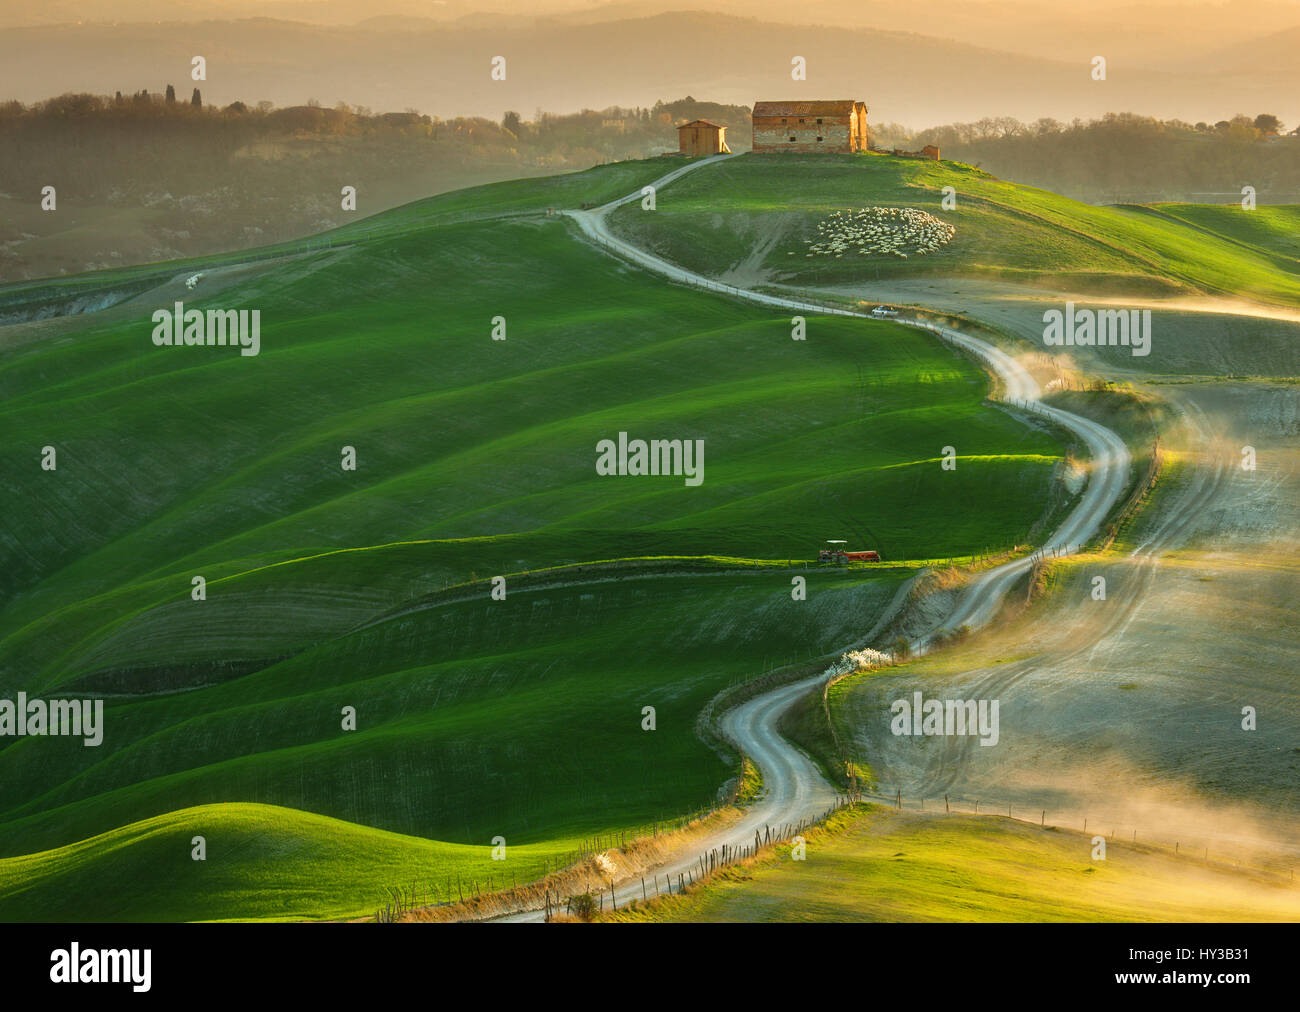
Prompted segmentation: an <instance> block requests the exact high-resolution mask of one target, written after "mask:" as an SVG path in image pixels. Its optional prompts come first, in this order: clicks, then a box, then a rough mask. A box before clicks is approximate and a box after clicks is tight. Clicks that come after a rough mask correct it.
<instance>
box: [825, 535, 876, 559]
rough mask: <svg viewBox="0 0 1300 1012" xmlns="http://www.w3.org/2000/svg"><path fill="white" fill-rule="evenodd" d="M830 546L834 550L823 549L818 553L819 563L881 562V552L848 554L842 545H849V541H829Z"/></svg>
mask: <svg viewBox="0 0 1300 1012" xmlns="http://www.w3.org/2000/svg"><path fill="white" fill-rule="evenodd" d="M826 543H827V544H828V545H834V546H835V547H834V548H823V549H822V550H821V551H819V552H818V553H817V561H818V562H834V563H836V564H838V565H843V564H844V563H846V562H879V561H880V553H879V552H869V551H864V552H846V551H845V550H844V549H843V548H841V547H840V546H841V545H847V544H848V542H847V541H828V542H826Z"/></svg>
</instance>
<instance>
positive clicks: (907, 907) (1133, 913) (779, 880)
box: [605, 805, 1300, 923]
mask: <svg viewBox="0 0 1300 1012" xmlns="http://www.w3.org/2000/svg"><path fill="white" fill-rule="evenodd" d="M1093 846H1094V844H1093V843H1092V840H1091V838H1090V837H1089V836H1086V835H1084V834H1083V833H1079V832H1074V831H1070V830H1060V829H1052V828H1046V829H1044V828H1040V827H1038V826H1035V825H1032V824H1026V823H1023V822H1015V821H1013V820H1011V819H1006V818H1001V817H990V816H980V817H976V816H965V815H951V816H925V815H919V814H916V813H903V812H895V811H892V810H889V809H885V808H880V807H878V806H874V805H858V806H854V807H852V808H849V809H845V810H841V811H840V812H837V813H835V814H834V815H832V816H831V817H830V819H829V820H828V822H827V825H826V829H824V830H823V829H814V830H812V831H811V832H809V833H808V834H807V845H806V856H805V859H804V860H803V861H794V860H791V854H790V846H789V845H788V844H786V845H782V846H778V847H774V848H772V850H771V851H768V852H767V853H765V854H764V855H762V856H761V857H760V858H759V859H757V860H756V861H751V862H748V863H745V864H741V865H737V866H734V867H732V868H728V869H724V870H723V871H722V872H720V873H718V874H717V875H715V876H714V877H713V878H711V879H709V880H707V881H706V882H705V883H704V884H703V885H701V886H697V887H696V888H694V889H691V890H689V891H687V892H686V893H685V894H684V895H682V896H675V897H673V898H672V899H668V898H667V897H664V898H663V899H661V900H655V901H651V902H650V903H648V904H637V905H636V906H635V907H633V908H632V909H630V910H627V911H624V912H622V913H619V914H613V913H611V914H608V915H606V917H605V919H607V920H611V921H618V922H638V921H657V922H665V921H672V922H701V921H703V922H718V921H765V922H781V921H785V922H801V921H804V922H807V921H837V922H845V921H889V922H899V921H962V922H968V923H969V922H1009V921H1075V922H1078V921H1278V920H1280V921H1294V920H1295V919H1297V917H1300V890H1297V888H1296V887H1295V886H1294V884H1292V883H1291V882H1290V881H1289V880H1287V879H1285V878H1284V877H1283V876H1281V875H1278V874H1276V873H1252V872H1250V871H1244V870H1239V869H1234V868H1230V867H1228V866H1226V865H1216V864H1212V863H1206V862H1202V861H1199V860H1196V859H1195V858H1189V857H1186V856H1183V857H1177V856H1175V855H1174V854H1172V853H1168V852H1166V851H1164V850H1162V849H1154V848H1147V847H1135V846H1128V845H1125V844H1123V843H1114V842H1112V843H1110V844H1109V845H1108V846H1107V850H1106V857H1105V860H1094V859H1093V856H1092V855H1093Z"/></svg>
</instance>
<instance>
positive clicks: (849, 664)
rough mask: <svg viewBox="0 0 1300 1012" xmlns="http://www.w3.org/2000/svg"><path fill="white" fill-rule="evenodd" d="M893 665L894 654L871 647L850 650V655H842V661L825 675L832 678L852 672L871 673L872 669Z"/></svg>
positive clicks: (825, 672) (826, 671) (836, 663)
mask: <svg viewBox="0 0 1300 1012" xmlns="http://www.w3.org/2000/svg"><path fill="white" fill-rule="evenodd" d="M893 663H894V657H893V655H892V654H886V653H882V652H881V651H879V650H872V649H871V648H870V647H863V649H861V650H850V651H849V652H848V653H845V654H840V659H839V660H838V661H836V662H835V663H834V664H832V665H831V666H830V667H829V668H827V669H826V670H825V671H824V672H823V674H827V675H832V676H835V675H847V674H848V673H849V672H850V671H870V670H871V669H872V668H882V667H884V666H885V665H886V664H893Z"/></svg>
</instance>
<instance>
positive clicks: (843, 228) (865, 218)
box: [806, 207, 957, 259]
mask: <svg viewBox="0 0 1300 1012" xmlns="http://www.w3.org/2000/svg"><path fill="white" fill-rule="evenodd" d="M817 231H818V233H820V235H821V238H820V239H819V240H818V241H817V242H813V241H812V240H811V239H808V240H806V242H807V245H808V254H807V255H808V256H810V257H811V256H818V255H821V256H833V257H842V256H843V255H844V254H845V253H849V252H856V253H867V254H870V253H880V254H884V255H889V256H896V257H901V258H903V259H906V258H907V257H908V256H912V255H916V256H920V255H922V254H924V253H933V252H934V251H935V250H937V249H938V248H939V247H940V246H942V245H943V244H944V243H946V242H948V241H950V240H951V239H952V237H953V236H954V235H955V234H956V233H957V229H956V227H955V226H953V225H949V224H948V223H947V222H946V221H942V220H940V219H939V218H936V217H935V216H934V215H932V214H928V213H927V212H925V211H918V210H916V208H913V207H864V208H862V209H861V210H858V211H836V212H835V213H834V214H832V215H831V216H830V217H829V218H827V219H826V220H825V221H823V222H821V223H820V224H819V225H818V226H817Z"/></svg>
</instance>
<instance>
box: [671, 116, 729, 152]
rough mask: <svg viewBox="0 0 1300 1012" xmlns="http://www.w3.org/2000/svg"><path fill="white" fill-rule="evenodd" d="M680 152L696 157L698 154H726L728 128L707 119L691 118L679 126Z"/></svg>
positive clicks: (727, 149)
mask: <svg viewBox="0 0 1300 1012" xmlns="http://www.w3.org/2000/svg"><path fill="white" fill-rule="evenodd" d="M677 144H678V147H679V151H678V153H679V154H683V155H687V156H688V157H691V158H694V157H695V156H696V155H726V154H730V153H731V149H730V148H729V147H727V128H726V127H724V126H719V125H718V124H717V123H710V122H709V121H708V120H706V119H697V120H691V122H689V123H683V124H682V125H681V126H679V127H678V128H677Z"/></svg>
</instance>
